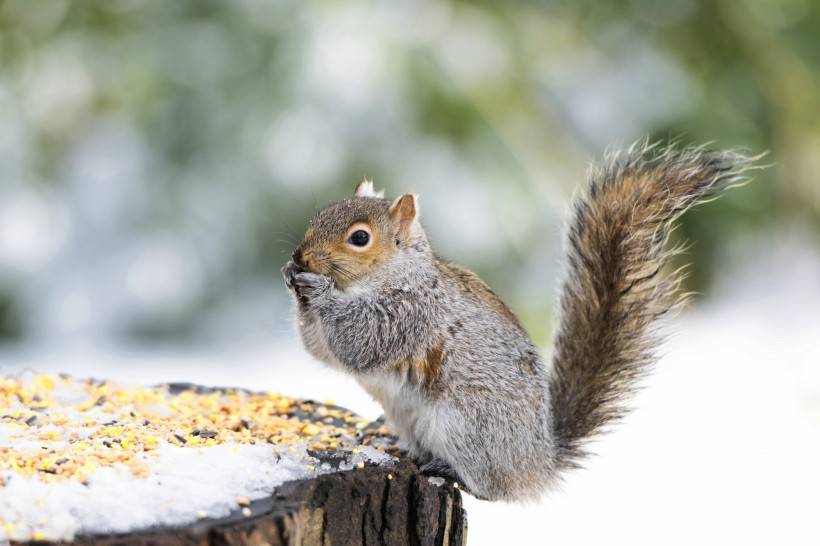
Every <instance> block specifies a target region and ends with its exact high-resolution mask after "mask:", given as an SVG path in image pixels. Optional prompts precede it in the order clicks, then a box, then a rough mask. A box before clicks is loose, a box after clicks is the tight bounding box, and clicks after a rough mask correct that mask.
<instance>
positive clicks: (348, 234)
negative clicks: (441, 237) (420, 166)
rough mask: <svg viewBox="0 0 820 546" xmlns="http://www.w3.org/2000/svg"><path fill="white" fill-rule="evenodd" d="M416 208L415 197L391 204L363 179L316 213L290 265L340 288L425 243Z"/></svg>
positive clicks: (391, 202)
mask: <svg viewBox="0 0 820 546" xmlns="http://www.w3.org/2000/svg"><path fill="white" fill-rule="evenodd" d="M418 210H419V208H418V200H417V198H416V196H415V195H413V194H410V193H406V194H404V195H402V196H401V197H399V198H398V199H396V200H395V201H390V200H389V199H385V198H384V192H382V191H380V192H376V191H375V190H374V189H373V183H372V182H371V181H369V180H364V181H362V182H360V183H359V184H358V185H357V186H356V191H355V193H354V195H353V197H350V198H348V199H345V200H343V201H340V202H338V203H334V204H332V205H328V206H327V207H325V208H323V209H321V210H320V211H319V212H317V213H316V215H315V216H314V217H313V219H311V221H310V225H309V226H308V228H307V231H306V232H305V236H304V238H303V239H302V242H301V243H299V246H297V247H296V250H295V251H294V252H293V261H294V263H295V264H296V265H297V266H299V267H300V268H302V269H304V270H305V271H312V272H314V273H321V274H323V275H328V276H330V277H332V278H333V280H334V281H335V282H336V286H338V287H339V288H340V289H342V290H344V289H345V288H346V287H348V286H350V285H351V284H353V283H355V282H356V281H357V280H359V279H361V278H363V277H365V276H367V274H368V273H370V272H371V271H372V270H373V269H374V268H377V267H378V266H379V265H381V264H383V263H385V262H387V261H389V260H391V259H392V258H393V257H395V256H396V255H397V254H398V253H399V252H401V251H402V250H404V249H407V248H415V249H418V248H419V245H420V243H424V242H425V240H426V239H425V236H424V232H423V230H422V229H421V226H420V225H419V222H418ZM422 246H424V245H422Z"/></svg>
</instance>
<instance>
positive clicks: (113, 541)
mask: <svg viewBox="0 0 820 546" xmlns="http://www.w3.org/2000/svg"><path fill="white" fill-rule="evenodd" d="M0 379H2V378H0ZM161 388H163V389H166V392H168V393H170V395H176V394H179V393H182V392H185V391H192V392H196V393H214V392H222V391H223V389H210V388H205V387H199V386H196V385H190V384H174V385H165V386H162V387H161ZM237 390H238V389H230V390H229V392H236V391H237ZM245 392H247V391H245ZM0 401H2V400H1V399H0ZM298 402H299V403H297V404H294V409H293V410H292V411H290V413H289V415H291V416H292V417H295V418H297V419H299V420H300V421H301V422H316V423H319V422H320V421H319V420H320V419H321V422H322V423H325V424H327V423H330V422H331V420H332V419H331V418H330V417H326V416H325V415H326V413H327V411H328V409H327V408H332V409H335V410H340V411H345V412H346V410H343V409H342V408H336V407H335V406H324V405H323V406H321V407H322V408H323V412H322V413H321V414H319V415H316V414H314V413H312V412H310V411H304V408H312V407H313V404H316V403H314V402H311V401H298ZM0 409H2V408H0ZM331 413H333V414H334V415H336V414H338V412H333V411H332V410H331ZM345 415H346V416H347V419H348V421H349V419H350V417H349V416H350V414H349V412H346V413H345ZM21 419H22V420H23V421H27V422H28V423H30V424H34V423H35V422H36V421H35V420H34V419H31V418H28V419H25V415H24V416H23V418H21ZM41 419H42V420H46V418H45V417H42V418H41ZM378 425H379V423H375V424H374V425H370V426H369V427H363V430H362V432H361V436H362V438H365V437H367V436H368V434H370V433H371V432H373V431H371V430H369V428H370V429H373V428H374V427H378ZM18 428H19V427H18ZM382 432H383V431H382ZM379 441H380V442H383V443H382V444H381V445H382V446H385V445H387V446H388V450H389V451H391V452H393V453H394V454H395V455H396V456H397V458H396V459H394V460H392V461H389V462H382V463H379V464H366V465H365V464H363V463H361V462H360V463H358V465H351V464H350V462H351V458H350V457H351V455H350V453H351V451H350V449H347V450H343V449H338V450H332V449H323V450H321V451H310V450H309V451H308V452H309V453H310V455H311V456H312V457H314V458H315V459H317V460H318V462H319V464H321V465H325V464H326V465H330V467H332V469H335V470H330V471H329V472H328V473H323V474H317V475H315V476H311V477H309V478H305V479H298V480H295V481H288V482H285V483H283V484H281V485H279V486H277V487H276V488H275V489H274V491H273V493H272V494H271V495H269V496H267V497H263V498H257V499H255V500H253V501H252V502H250V503H249V504H248V503H245V504H246V505H243V506H237V507H236V509H235V510H234V511H233V512H232V513H231V514H230V515H228V516H227V517H222V518H201V519H199V520H197V521H193V522H189V523H186V524H185V525H180V526H169V527H151V528H137V529H132V530H130V531H129V532H127V533H116V534H100V533H96V534H95V533H91V534H86V533H83V532H80V533H79V534H77V535H75V536H74V537H73V539H72V540H70V541H67V540H51V541H50V540H47V539H43V537H35V539H32V537H29V538H28V539H27V540H15V539H14V537H12V540H11V544H12V545H24V544H25V545H27V546H28V545H31V546H34V545H46V544H54V545H57V544H60V545H66V546H68V545H74V546H149V545H150V546H164V545H168V546H170V545H202V546H205V545H214V546H224V545H232V546H233V545H236V546H244V545H251V546H257V545H258V546H262V545H265V546H285V545H287V546H296V545H302V546H320V545H321V546H325V545H334V546H340V545H359V544H362V545H383V546H402V545H407V546H411V545H412V546H422V545H430V546H434V545H442V546H444V545H451V546H461V545H463V544H465V543H466V529H467V520H466V514H465V511H464V508H463V505H462V500H461V492H460V490H459V489H458V487H457V486H455V485H454V484H453V483H452V482H449V481H446V480H444V479H443V478H438V477H428V476H424V475H421V474H420V473H419V470H418V468H417V466H416V465H415V464H414V462H413V461H411V460H410V459H409V458H408V457H407V456H406V455H405V454H403V453H400V452H398V451H397V450H396V449H395V447H394V446H391V445H389V444H391V443H393V444H394V441H395V438H391V437H389V436H387V437H385V436H384V435H383V434H381V435H380V440H379ZM363 442H364V444H365V445H367V444H369V440H363ZM348 448H349V446H348ZM354 453H355V450H354ZM57 455H59V453H58V454H57ZM351 466H353V468H352V469H348V470H342V469H340V467H341V468H351ZM0 468H2V466H0ZM325 469H326V470H327V467H326V466H325ZM48 477H49V478H53V477H54V476H48ZM2 495H3V488H2V487H0V496H2ZM0 501H2V497H0ZM125 502H127V501H125ZM0 523H2V522H0ZM12 523H13V522H12ZM38 539H39V540H38ZM0 543H2V540H1V539H0Z"/></svg>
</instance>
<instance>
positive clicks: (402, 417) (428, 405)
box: [357, 371, 444, 454]
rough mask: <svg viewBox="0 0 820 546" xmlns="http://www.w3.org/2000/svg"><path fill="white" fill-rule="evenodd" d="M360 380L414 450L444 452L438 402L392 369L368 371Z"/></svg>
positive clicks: (400, 435)
mask: <svg viewBox="0 0 820 546" xmlns="http://www.w3.org/2000/svg"><path fill="white" fill-rule="evenodd" d="M357 380H358V381H359V384H361V385H362V387H364V389H365V390H366V391H367V392H368V393H369V394H370V396H372V397H373V398H374V399H375V400H376V401H377V402H379V403H380V404H381V406H382V408H384V414H385V417H386V418H387V422H388V425H390V426H391V427H393V428H394V429H395V431H396V433H397V434H398V436H399V439H400V441H401V442H402V443H404V444H406V446H405V447H406V448H407V449H408V450H409V451H410V452H411V453H414V454H421V453H424V452H427V453H434V454H439V453H440V452H441V446H442V445H443V443H444V442H443V440H444V439H443V438H441V437H440V433H441V427H440V426H439V425H440V421H441V418H442V411H443V408H442V407H441V406H440V404H439V403H438V402H436V401H434V400H430V399H429V398H427V397H426V396H424V394H423V393H422V392H421V391H419V390H418V389H417V388H416V387H415V386H413V385H409V384H408V383H407V382H406V381H403V380H402V379H401V378H400V377H399V376H398V375H397V374H396V373H394V372H392V371H380V372H376V373H374V372H368V374H366V375H365V374H363V375H360V376H357Z"/></svg>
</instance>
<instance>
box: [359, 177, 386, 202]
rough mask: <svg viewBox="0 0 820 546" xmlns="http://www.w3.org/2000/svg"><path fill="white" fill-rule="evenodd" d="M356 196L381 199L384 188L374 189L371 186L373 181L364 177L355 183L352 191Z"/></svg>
mask: <svg viewBox="0 0 820 546" xmlns="http://www.w3.org/2000/svg"><path fill="white" fill-rule="evenodd" d="M353 195H355V196H356V197H377V198H379V199H381V198H382V197H384V190H382V191H376V190H375V188H373V181H372V180H368V179H367V178H365V179H364V180H362V181H361V182H359V183H358V184H357V185H356V191H355V192H353Z"/></svg>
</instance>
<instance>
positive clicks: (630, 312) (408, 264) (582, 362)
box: [282, 143, 750, 500]
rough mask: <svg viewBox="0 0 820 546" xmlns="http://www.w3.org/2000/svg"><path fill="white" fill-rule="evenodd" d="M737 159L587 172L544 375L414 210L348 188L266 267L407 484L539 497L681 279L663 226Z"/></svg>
mask: <svg viewBox="0 0 820 546" xmlns="http://www.w3.org/2000/svg"><path fill="white" fill-rule="evenodd" d="M749 161H750V160H749V158H746V157H743V156H741V155H738V154H735V153H732V152H710V151H706V150H704V149H702V148H688V149H677V148H674V147H663V146H658V145H648V144H646V143H642V144H638V145H634V146H633V147H631V148H630V149H629V150H627V151H626V152H623V153H618V154H613V155H612V156H611V157H609V158H608V159H607V160H606V161H605V162H604V164H603V165H602V166H601V167H599V168H597V169H594V170H593V171H592V174H591V177H590V178H591V180H590V183H589V188H588V190H587V192H586V194H585V195H584V196H583V197H581V198H580V199H578V200H577V202H576V203H575V208H574V214H573V219H572V221H571V223H570V226H569V236H568V257H567V262H568V263H567V273H566V278H565V280H564V283H563V289H562V292H561V301H560V311H561V322H560V326H559V328H558V332H557V335H556V337H555V347H554V354H553V357H552V361H551V365H549V364H548V363H547V362H546V361H545V359H544V358H542V357H541V356H540V354H539V352H538V350H537V349H536V348H535V347H534V346H533V343H532V342H531V341H530V339H529V337H528V335H527V333H526V332H525V330H524V328H523V327H522V326H521V324H520V322H519V321H518V319H517V318H516V316H515V315H514V314H513V312H512V311H510V309H509V308H508V307H507V306H506V305H505V304H504V302H502V301H501V299H500V298H499V297H498V296H496V295H495V294H494V293H493V292H492V290H490V288H489V287H488V286H487V285H486V284H485V283H484V282H482V281H481V279H479V278H478V277H477V276H476V275H475V274H474V273H472V272H470V271H468V270H467V269H464V268H462V267H460V266H458V265H455V264H453V263H450V262H448V261H446V260H444V259H442V258H440V257H438V256H437V255H436V254H434V252H433V250H432V249H431V248H430V244H429V242H428V240H427V237H426V236H425V233H424V230H423V229H422V226H421V224H420V223H419V205H418V200H417V197H416V196H415V195H412V194H405V195H402V196H401V197H399V198H398V199H396V200H395V201H390V200H388V199H385V198H384V197H383V194H382V193H376V192H375V191H374V189H373V185H372V183H371V182H369V181H364V182H362V183H360V184H359V185H358V186H357V188H356V191H355V195H354V196H353V197H351V198H349V199H345V200H343V201H341V202H339V203H335V204H331V205H329V206H327V207H326V208H323V209H322V210H320V211H319V212H318V213H317V214H316V215H315V216H314V217H313V219H312V220H311V221H310V225H309V227H308V228H307V231H306V233H305V235H304V238H303V240H302V242H301V243H300V244H299V245H298V247H297V248H296V250H295V251H294V252H293V256H292V259H291V261H289V262H288V264H287V265H286V266H285V267H283V268H282V272H283V274H284V277H285V283H286V285H287V286H288V288H289V289H290V290H291V292H292V294H293V296H294V299H295V301H296V308H297V314H298V324H299V332H300V334H301V338H302V341H303V343H304V345H305V347H306V348H307V350H308V351H309V352H310V353H311V354H312V355H313V356H315V357H316V358H318V359H319V360H321V361H323V362H325V363H327V364H328V365H330V366H332V367H335V368H338V369H340V370H343V371H345V372H347V373H350V374H352V375H353V377H355V378H356V379H357V380H358V382H359V383H360V384H361V385H362V386H363V387H364V388H365V389H366V390H367V392H368V393H370V395H371V396H373V398H375V399H376V400H377V401H378V402H379V403H380V404H381V405H382V407H383V408H384V411H385V415H386V417H387V420H388V423H389V424H390V425H392V427H393V428H395V430H396V432H397V433H398V436H399V438H400V439H401V440H402V441H403V443H404V444H405V445H406V447H407V449H408V450H409V452H410V453H411V454H412V455H413V456H414V457H415V458H416V459H417V460H418V461H419V462H420V468H421V470H422V471H423V472H426V473H429V474H436V475H442V476H447V477H450V478H452V479H455V480H458V481H459V482H461V483H462V484H464V485H465V486H466V488H467V489H468V491H470V492H471V493H473V494H474V495H476V496H478V497H480V498H484V499H491V500H499V499H500V500H520V499H527V498H534V497H538V496H539V495H540V494H541V493H542V492H543V491H544V490H545V489H546V488H547V487H548V486H549V485H550V484H551V483H554V482H555V481H556V480H557V479H559V476H560V474H561V473H562V472H563V471H565V470H567V469H571V468H576V467H578V466H579V463H580V461H581V459H582V458H583V457H584V456H585V455H586V452H585V449H584V443H585V441H586V440H588V439H589V438H590V437H592V436H594V435H596V434H598V433H600V432H601V431H602V430H603V429H604V428H605V427H606V426H607V425H609V424H610V423H612V422H613V421H615V420H617V419H618V418H619V417H621V416H622V415H623V414H624V412H625V406H624V401H625V398H626V397H627V395H629V394H630V393H631V392H632V391H633V390H634V388H635V384H636V381H637V380H638V379H639V378H640V377H641V376H642V375H643V374H644V373H645V372H646V371H647V369H648V368H649V367H650V366H651V365H652V364H653V362H654V360H655V354H654V352H655V349H656V346H657V344H658V336H657V332H656V331H655V330H656V324H657V320H658V319H659V318H660V317H661V316H662V315H665V314H666V313H668V312H669V311H670V310H672V309H674V308H676V307H677V306H678V305H679V304H680V303H681V302H682V300H683V297H682V296H680V295H678V286H679V284H680V281H681V274H680V273H666V272H665V270H664V269H665V268H664V266H665V265H667V263H668V261H669V258H670V257H671V256H672V255H674V254H675V253H676V252H677V250H676V249H672V250H669V249H666V248H665V243H666V240H667V238H668V235H669V232H670V229H671V226H672V224H673V222H674V220H675V219H676V218H678V217H679V216H680V215H681V214H682V213H683V212H684V211H686V210H687V209H689V208H690V207H691V206H693V205H695V204H697V203H699V202H702V201H704V200H706V199H708V198H710V197H712V196H715V195H716V194H717V193H718V192H720V191H722V190H723V189H725V188H726V187H728V186H729V185H730V184H732V183H733V182H736V181H738V180H739V179H740V177H741V175H742V173H743V172H744V170H745V169H746V168H747V167H748V165H749ZM544 292H545V293H548V292H549V290H548V289H547V288H546V287H545V289H544Z"/></svg>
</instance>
